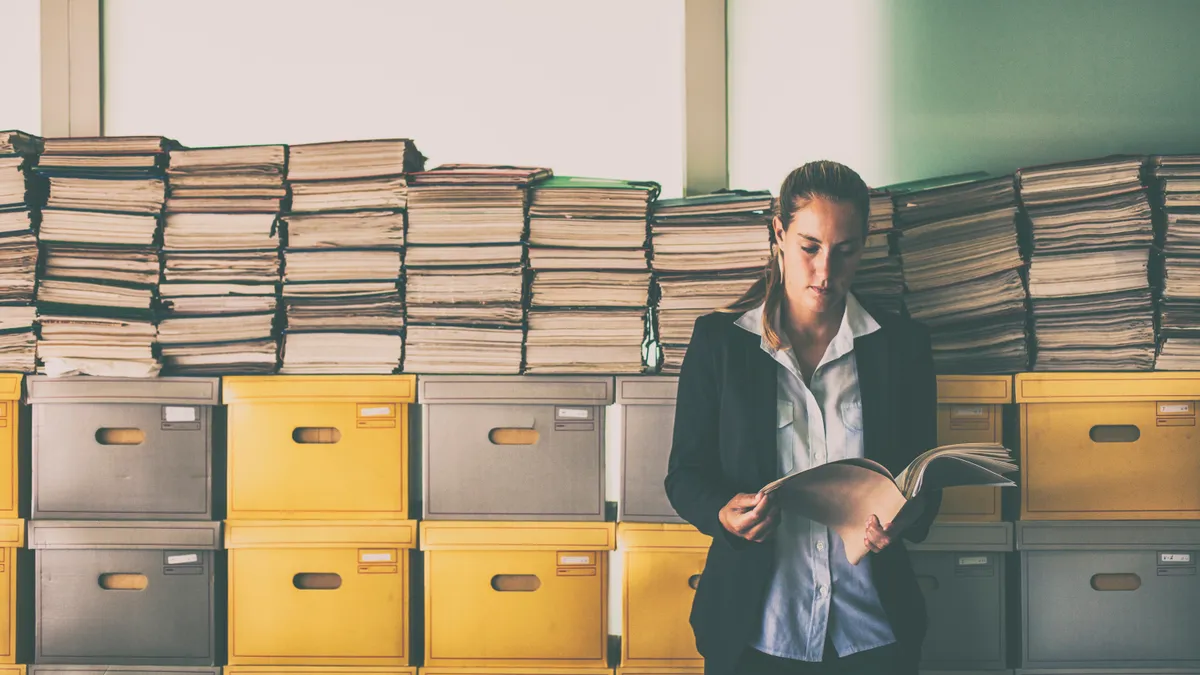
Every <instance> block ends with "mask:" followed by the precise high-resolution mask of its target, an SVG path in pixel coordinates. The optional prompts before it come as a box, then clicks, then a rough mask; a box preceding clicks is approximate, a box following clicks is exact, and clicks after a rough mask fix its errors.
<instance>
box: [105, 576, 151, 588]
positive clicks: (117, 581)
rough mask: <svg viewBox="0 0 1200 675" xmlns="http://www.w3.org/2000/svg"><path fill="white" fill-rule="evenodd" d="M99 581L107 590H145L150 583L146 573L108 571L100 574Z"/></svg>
mask: <svg viewBox="0 0 1200 675" xmlns="http://www.w3.org/2000/svg"><path fill="white" fill-rule="evenodd" d="M97 583H99V584H100V588H103V589H104V590H106V591H144V590H146V587H147V586H149V585H150V580H149V579H147V578H146V575H145V574H137V573H131V572H106V573H105V574H101V575H100V578H99V579H97Z"/></svg>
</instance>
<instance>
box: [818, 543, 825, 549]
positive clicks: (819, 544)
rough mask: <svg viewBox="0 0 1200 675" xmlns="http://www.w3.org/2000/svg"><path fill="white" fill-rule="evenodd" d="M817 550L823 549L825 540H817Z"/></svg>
mask: <svg viewBox="0 0 1200 675" xmlns="http://www.w3.org/2000/svg"><path fill="white" fill-rule="evenodd" d="M817 550H818V551H824V550H825V542H823V541H818V542H817Z"/></svg>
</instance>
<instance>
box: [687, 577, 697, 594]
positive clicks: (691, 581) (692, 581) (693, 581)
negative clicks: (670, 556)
mask: <svg viewBox="0 0 1200 675" xmlns="http://www.w3.org/2000/svg"><path fill="white" fill-rule="evenodd" d="M687 584H688V588H690V589H692V590H693V591H694V590H696V589H697V588H699V587H700V575H699V574H693V575H692V576H690V577H688V582H687Z"/></svg>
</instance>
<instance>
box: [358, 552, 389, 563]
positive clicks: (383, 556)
mask: <svg viewBox="0 0 1200 675" xmlns="http://www.w3.org/2000/svg"><path fill="white" fill-rule="evenodd" d="M362 562H392V554H391V553H364V554H362Z"/></svg>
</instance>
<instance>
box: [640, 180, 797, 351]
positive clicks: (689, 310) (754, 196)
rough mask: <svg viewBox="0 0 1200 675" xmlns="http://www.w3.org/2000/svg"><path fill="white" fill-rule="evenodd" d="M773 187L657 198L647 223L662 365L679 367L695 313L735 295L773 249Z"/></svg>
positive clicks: (757, 272) (755, 275) (759, 272)
mask: <svg viewBox="0 0 1200 675" xmlns="http://www.w3.org/2000/svg"><path fill="white" fill-rule="evenodd" d="M773 204H774V201H773V199H772V198H771V193H770V192H768V191H766V190H760V191H749V190H733V191H721V192H717V193H713V194H710V195H701V196H696V197H684V198H681V199H662V200H659V201H658V202H657V203H656V204H655V205H654V215H653V218H652V222H651V226H650V249H651V258H650V266H651V268H652V269H653V270H654V281H655V284H656V285H657V286H658V303H657V318H658V329H657V335H656V338H657V342H658V343H659V344H661V345H662V370H663V371H664V372H678V371H679V367H680V366H682V365H683V355H684V353H685V352H686V351H687V346H688V343H689V342H691V339H692V326H693V325H694V324H695V322H696V319H697V318H698V317H700V316H702V315H704V314H707V313H709V312H711V311H713V310H715V309H717V308H719V307H723V306H725V305H728V304H729V303H731V302H733V301H735V300H737V299H738V298H739V297H740V296H741V295H742V294H743V293H745V292H746V290H747V289H749V288H750V286H751V285H752V284H753V283H754V282H755V280H757V279H759V278H760V277H761V276H762V273H763V269H764V267H765V265H766V263H767V260H768V259H769V258H770V255H771V239H770V237H771V233H770V225H771V208H772V206H773Z"/></svg>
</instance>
